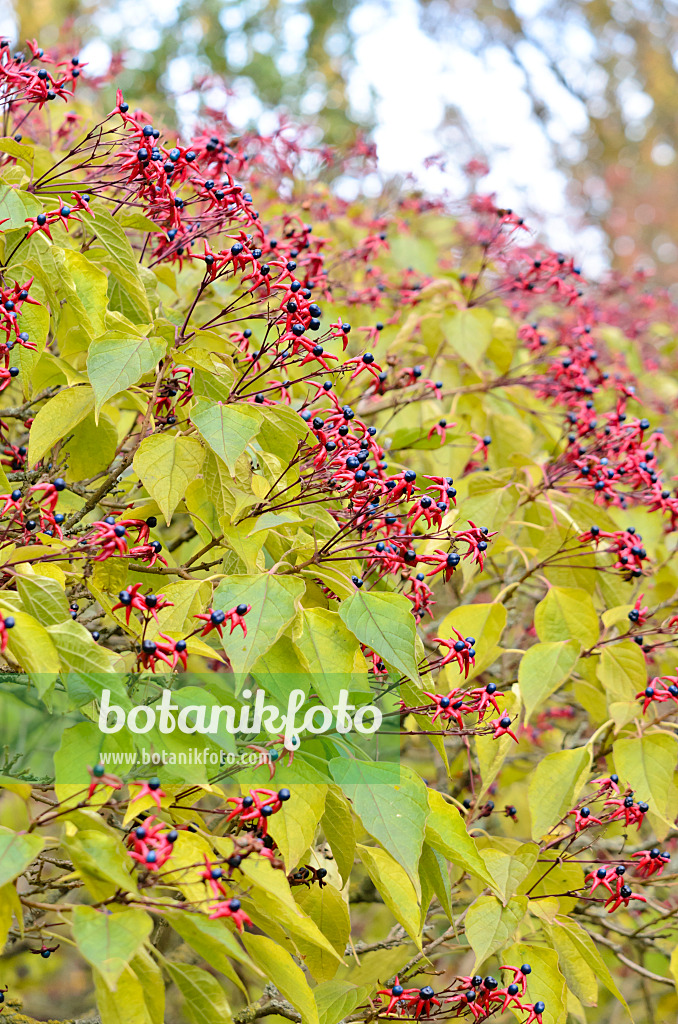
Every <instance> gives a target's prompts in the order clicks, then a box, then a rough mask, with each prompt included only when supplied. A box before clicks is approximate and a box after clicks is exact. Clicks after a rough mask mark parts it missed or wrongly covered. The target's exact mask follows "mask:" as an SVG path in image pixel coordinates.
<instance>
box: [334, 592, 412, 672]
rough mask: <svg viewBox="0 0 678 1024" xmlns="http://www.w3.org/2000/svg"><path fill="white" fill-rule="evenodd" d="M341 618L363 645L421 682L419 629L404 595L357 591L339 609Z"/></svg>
mask: <svg viewBox="0 0 678 1024" xmlns="http://www.w3.org/2000/svg"><path fill="white" fill-rule="evenodd" d="M339 616H340V617H341V620H342V622H344V623H345V624H346V626H348V628H349V629H350V630H351V632H352V633H353V635H354V636H356V637H357V638H358V640H359V641H360V643H361V644H366V645H367V646H368V647H369V648H370V649H371V650H373V651H375V653H376V654H378V655H379V656H380V657H381V658H383V660H384V661H385V662H387V664H389V665H392V666H393V667H394V668H396V669H397V670H398V671H399V672H402V673H403V675H405V676H407V678H408V679H411V680H413V682H417V680H418V678H419V673H418V671H417V662H416V658H415V646H414V640H415V636H416V630H415V625H414V616H413V615H412V605H411V604H410V602H409V601H408V600H407V598H406V597H404V596H403V595H402V594H382V593H380V592H377V591H363V590H356V592H355V593H354V594H353V595H352V596H351V597H349V598H348V599H347V600H345V601H342V602H341V605H340V606H339Z"/></svg>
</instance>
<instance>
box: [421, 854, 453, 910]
mask: <svg viewBox="0 0 678 1024" xmlns="http://www.w3.org/2000/svg"><path fill="white" fill-rule="evenodd" d="M419 877H420V879H421V889H422V894H423V893H424V892H425V891H426V890H427V889H428V891H429V893H435V895H436V896H437V897H438V902H439V903H440V906H441V907H442V908H443V910H444V911H445V913H446V914H447V917H448V920H450V921H451V920H452V887H451V885H450V870H449V867H448V864H447V861H446V860H445V858H444V857H443V856H442V855H441V854H440V853H438V851H437V850H434V849H433V847H432V846H429V845H428V843H426V842H424V845H423V847H422V851H421V858H420V860H419ZM421 909H422V913H426V911H427V910H428V906H427V900H426V899H424V897H423V895H422V901H421Z"/></svg>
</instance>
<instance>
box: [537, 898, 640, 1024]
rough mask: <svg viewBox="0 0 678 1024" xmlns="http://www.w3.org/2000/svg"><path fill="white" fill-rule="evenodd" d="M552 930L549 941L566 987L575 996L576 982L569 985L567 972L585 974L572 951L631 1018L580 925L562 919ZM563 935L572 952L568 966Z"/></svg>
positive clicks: (613, 982)
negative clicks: (555, 931) (552, 946)
mask: <svg viewBox="0 0 678 1024" xmlns="http://www.w3.org/2000/svg"><path fill="white" fill-rule="evenodd" d="M552 929H553V930H552V931H551V939H552V941H553V945H554V947H555V949H556V952H557V953H558V958H559V960H560V964H561V967H562V970H563V974H564V975H565V979H566V981H567V983H568V985H569V986H570V988H572V989H573V991H574V993H575V995H578V993H577V990H576V987H575V985H576V984H577V982H576V980H575V979H574V978H573V981H574V984H570V977H569V976H568V970H570V971H577V972H578V973H579V972H581V973H582V974H585V972H583V971H582V968H581V966H577V964H576V963H575V962H574V961H575V957H574V955H573V952H574V950H576V951H577V952H578V954H579V956H580V958H581V959H582V960H584V961H585V962H586V964H587V965H588V967H589V968H590V969H591V970H592V972H593V975H594V977H595V978H596V979H599V980H600V981H602V983H603V985H604V986H605V988H606V989H607V990H608V992H611V993H612V995H613V996H614V997H615V999H618V1000H619V1002H620V1003H622V1005H623V1006H624V1007H625V1008H626V1011H627V1012H628V1014H629V1016H631V1011H630V1010H629V1007H628V1003H627V1002H626V999H625V998H624V996H623V995H622V993H621V992H620V991H619V989H618V988H617V985H616V984H615V981H614V978H613V977H612V975H611V974H610V971H609V969H608V966H607V964H606V963H605V961H604V960H603V958H602V956H601V955H600V953H599V952H598V949H597V947H596V944H595V942H594V941H593V939H592V938H591V936H590V935H589V934H588V932H587V931H585V930H584V929H583V928H582V927H581V925H579V924H577V922H576V921H573V920H572V919H571V918H569V917H566V918H562V919H559V920H558V921H556V922H554V924H553V926H552ZM554 930H557V932H558V935H557V936H556V935H555V934H554ZM563 933H565V935H567V942H568V943H569V947H570V949H571V950H572V951H573V952H572V963H571V964H570V965H568V963H567V960H568V956H569V955H570V954H569V953H568V951H567V949H566V939H565V935H563ZM596 995H597V985H596ZM578 998H579V999H581V1000H582V1002H584V1000H583V999H582V997H581V996H578ZM590 1005H592V1006H595V1005H596V1004H595V1003H592V1004H590Z"/></svg>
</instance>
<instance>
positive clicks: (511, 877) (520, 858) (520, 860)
mask: <svg viewBox="0 0 678 1024" xmlns="http://www.w3.org/2000/svg"><path fill="white" fill-rule="evenodd" d="M481 855H482V858H483V860H484V861H485V864H486V865H487V870H488V873H489V875H490V876H491V878H492V880H493V886H492V888H493V889H494V890H495V891H496V892H497V894H498V895H499V898H500V899H501V901H502V903H503V904H504V906H506V905H507V904H508V902H509V900H510V899H511V897H512V896H513V894H514V893H515V892H516V890H517V889H518V887H519V886H520V883H521V882H524V881H525V879H526V878H527V876H528V875H529V873H530V871H531V870H532V868H533V867H534V865H535V864H536V862H537V857H538V856H539V847H538V846H537V845H536V843H523V844H522V845H521V844H519V843H516V844H515V846H514V848H513V849H512V850H511V851H510V852H506V851H505V850H503V849H501V847H499V848H493V847H492V846H484V847H483V848H482V850H481Z"/></svg>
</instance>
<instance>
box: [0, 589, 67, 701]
mask: <svg viewBox="0 0 678 1024" xmlns="http://www.w3.org/2000/svg"><path fill="white" fill-rule="evenodd" d="M1 604H2V602H0V605H1ZM10 614H11V615H13V616H14V628H13V629H10V630H9V631H8V634H7V635H8V640H7V648H8V650H9V652H10V654H11V655H12V657H13V658H14V660H15V661H16V662H17V663H18V664H19V665H20V666H21V667H22V668H23V669H24V670H25V671H26V672H29V673H30V675H31V678H32V679H33V682H34V683H35V685H36V687H37V688H38V692H39V693H40V694H41V695H42V694H43V693H45V692H46V690H47V689H48V688H49V687H50V686H51V684H52V682H53V679H54V677H55V676H56V674H57V672H58V671H59V655H58V654H57V650H56V647H55V646H54V643H53V642H52V638H51V637H50V635H49V633H48V632H47V630H46V629H45V627H44V626H42V625H41V624H40V623H39V622H38V621H37V619H34V618H33V616H32V615H27V614H26V612H22V611H18V610H16V609H14V608H12V609H11V610H10Z"/></svg>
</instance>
